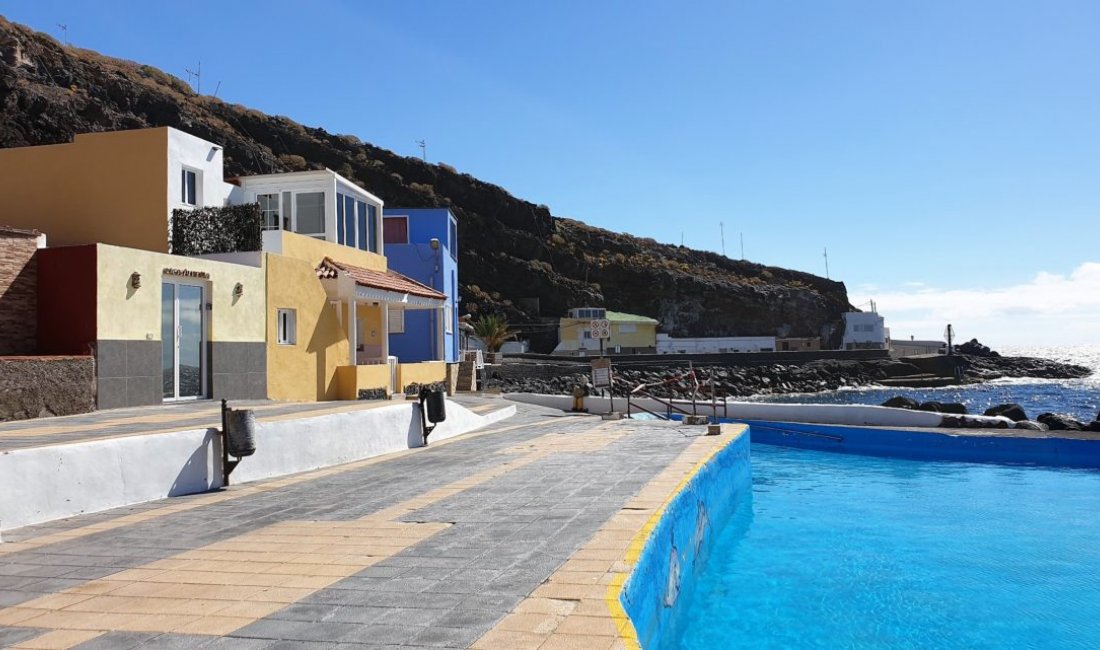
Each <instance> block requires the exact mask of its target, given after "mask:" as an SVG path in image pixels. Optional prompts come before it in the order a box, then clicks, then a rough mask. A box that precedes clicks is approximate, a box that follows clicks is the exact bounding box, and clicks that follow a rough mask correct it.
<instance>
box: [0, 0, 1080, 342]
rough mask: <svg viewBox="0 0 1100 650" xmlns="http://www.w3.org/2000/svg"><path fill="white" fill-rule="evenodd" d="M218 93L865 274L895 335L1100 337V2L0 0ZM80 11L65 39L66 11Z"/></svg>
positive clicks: (511, 181)
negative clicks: (182, 0)
mask: <svg viewBox="0 0 1100 650" xmlns="http://www.w3.org/2000/svg"><path fill="white" fill-rule="evenodd" d="M0 14H3V15H5V16H6V17H7V18H9V19H11V20H14V21H16V22H20V23H24V24H27V25H29V26H31V27H34V28H36V29H39V30H42V31H46V32H49V33H50V34H52V35H54V36H55V37H57V38H59V39H62V40H63V39H65V38H66V37H67V39H68V40H69V41H70V42H71V43H72V44H73V45H76V46H80V47H86V48H91V49H95V50H98V51H100V52H103V53H104V54H108V55H112V56H118V57H122V58H127V59H133V60H136V61H140V62H142V63H147V64H150V65H154V66H157V67H159V68H161V69H163V70H165V71H167V72H169V73H172V74H175V75H177V76H179V77H181V78H183V79H185V80H186V79H187V78H188V75H187V73H186V70H187V69H188V68H190V69H192V70H194V69H196V67H197V66H198V65H199V64H200V62H201V66H202V67H201V70H202V78H201V83H202V88H201V90H202V91H203V92H204V93H213V92H214V91H215V90H217V94H218V96H219V97H221V98H222V99H224V100H226V101H229V102H234V103H240V104H244V105H247V106H251V107H253V108H257V109H259V110H262V111H264V112H267V113H273V114H280V115H286V116H289V117H291V118H293V119H294V120H296V121H298V122H302V123H304V124H308V125H311V126H320V127H322V128H324V129H326V130H328V131H330V132H333V133H349V134H354V135H357V136H359V137H360V138H362V139H363V140H366V141H369V142H372V143H374V144H377V145H380V146H383V147H386V148H389V149H392V150H394V151H396V152H398V153H401V154H404V155H410V156H412V155H420V154H421V150H420V148H419V147H418V146H417V144H416V141H417V140H421V139H423V140H425V141H426V143H427V158H428V160H430V161H432V162H444V163H447V164H449V165H452V166H454V167H456V168H457V169H458V170H459V171H462V172H467V173H470V174H473V175H474V176H476V177H478V178H481V179H483V180H486V181H490V182H493V183H496V184H499V185H501V186H503V187H504V188H506V189H507V190H509V191H510V192H512V193H513V194H515V195H516V196H519V197H521V198H524V199H527V200H530V201H532V202H534V203H542V204H546V205H548V206H549V207H550V209H551V211H552V212H553V213H554V214H555V215H556V216H564V217H573V218H576V219H580V220H582V221H585V222H587V223H590V224H592V225H596V226H600V227H604V228H609V229H612V230H616V231H623V232H629V233H631V234H635V235H639V236H644V237H653V238H654V239H657V240H658V241H662V242H667V243H674V244H678V243H680V242H681V241H682V242H683V243H684V244H686V245H688V246H691V247H695V248H703V249H709V250H713V251H716V252H724V253H725V254H727V255H729V256H730V257H733V258H739V257H741V256H742V248H741V242H742V240H743V242H744V257H745V258H746V259H748V260H751V261H754V262H760V263H763V264H771V265H777V266H783V267H789V268H795V269H799V270H803V271H809V272H812V273H816V274H818V275H825V274H826V257H825V251H826V250H827V251H828V258H827V262H828V275H829V277H831V278H833V279H836V280H842V281H844V282H845V284H846V285H847V287H848V290H849V297H850V299H851V301H852V303H853V304H855V305H857V306H858V305H863V306H864V308H866V303H867V302H868V301H870V300H874V301H875V303H876V305H877V307H878V310H879V312H880V313H882V314H883V315H884V316H885V317H886V319H887V325H888V326H889V327H890V328H891V330H892V333H893V335H894V336H895V337H898V338H901V337H904V338H908V337H909V336H915V337H916V338H918V339H920V338H937V337H939V336H940V334H941V333H942V331H943V328H944V326H945V325H946V324H947V323H948V322H951V323H952V324H953V325H954V326H955V329H956V331H957V332H958V334H959V336H960V337H963V338H967V339H969V338H974V337H977V338H979V339H981V340H982V341H983V342H985V343H987V344H990V345H993V347H996V346H997V345H1022V344H1044V345H1060V344H1091V343H1097V342H1100V341H1098V340H1097V339H1098V337H1097V334H1096V332H1100V250H1098V248H1097V235H1098V234H1100V225H1098V222H1100V83H1097V79H1098V78H1100V38H1097V37H1096V33H1097V29H1098V28H1100V3H1097V2H1095V1H1094V0H1082V1H1068V0H1044V1H1043V2H1038V1H1033V2H1016V1H1013V0H996V1H987V0H968V1H967V2H957V1H939V0H924V1H922V2H906V3H902V2H880V1H878V0H864V1H856V0H820V1H808V0H807V1H802V2H794V1H789V0H759V1H754V2H733V1H729V0H726V1H721V0H719V1H713V2H711V1H699V2H691V3H682V2H672V1H671V0H670V1H668V2H648V1H645V0H633V1H630V2H627V1H617V0H610V1H606V2H591V1H581V0H555V1H554V2H539V3H536V2H514V1H512V0H500V1H497V0H485V1H480V2H475V1H472V0H452V1H444V0H436V1H419V0H374V1H370V2H363V1H359V0H313V1H311V2H309V3H305V2H288V1H280V0H265V1H262V2H260V1H256V2H250V1H238V2H231V3H229V2H206V1H204V0H193V1H192V2H188V3H186V4H185V5H180V4H178V3H150V2H137V1H131V2H120V1H112V0H99V1H97V2H94V3H91V2H88V3H84V2H72V1H71V0H67V1H58V0H0ZM62 24H63V25H66V26H67V31H62V29H61V28H60V27H59V25H62Z"/></svg>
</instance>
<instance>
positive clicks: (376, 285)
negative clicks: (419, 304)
mask: <svg viewBox="0 0 1100 650" xmlns="http://www.w3.org/2000/svg"><path fill="white" fill-rule="evenodd" d="M337 271H343V272H344V273H347V274H348V276H350V277H351V279H352V280H355V283H356V284H359V285H362V286H364V287H370V288H372V289H382V290H383V291H395V292H397V293H407V294H410V295H413V296H421V297H423V298H435V299H438V300H446V299H447V296H446V295H444V294H442V293H440V292H438V291H436V290H435V289H432V288H431V287H429V286H427V285H424V284H421V283H419V282H417V281H416V280H413V279H412V278H410V277H407V276H404V275H401V274H400V273H398V272H396V271H385V272H382V271H372V270H370V269H364V268H362V267H359V266H352V265H351V264H345V263H343V262H336V261H334V260H333V259H332V258H329V257H326V258H325V259H324V261H323V262H321V265H320V266H318V267H317V277H319V278H334V277H336V273H337Z"/></svg>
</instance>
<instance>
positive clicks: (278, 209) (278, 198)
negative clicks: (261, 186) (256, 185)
mask: <svg viewBox="0 0 1100 650" xmlns="http://www.w3.org/2000/svg"><path fill="white" fill-rule="evenodd" d="M265 196H273V197H275V209H274V210H271V209H270V205H269V207H268V209H267V210H265V209H264V208H263V206H262V205H261V206H260V217H261V218H263V229H264V230H282V229H283V210H282V207H283V206H282V203H283V197H282V195H281V194H280V193H279V192H277V191H276V192H263V193H259V192H258V193H257V194H256V203H257V205H258V204H259V203H260V198H262V197H265ZM269 212H274V213H275V216H276V217H278V218H277V219H276V220H275V226H274V227H271V226H268V225H267V215H268V213H269Z"/></svg>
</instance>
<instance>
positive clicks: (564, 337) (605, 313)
mask: <svg viewBox="0 0 1100 650" xmlns="http://www.w3.org/2000/svg"><path fill="white" fill-rule="evenodd" d="M594 320H607V321H609V322H610V326H611V328H610V329H611V332H610V334H611V336H610V337H609V338H607V339H605V340H604V342H603V350H604V352H605V353H606V354H654V353H656V352H657V325H658V323H657V320H656V319H653V318H649V317H648V316H639V315H637V314H625V313H623V312H617V311H610V310H607V309H604V308H603V307H577V308H574V309H570V310H569V313H568V315H566V316H565V317H564V318H562V319H561V320H560V321H559V322H558V346H557V347H556V348H554V354H562V355H575V356H582V357H583V356H592V355H594V354H596V355H598V354H599V353H600V339H597V338H593V336H592V321H594Z"/></svg>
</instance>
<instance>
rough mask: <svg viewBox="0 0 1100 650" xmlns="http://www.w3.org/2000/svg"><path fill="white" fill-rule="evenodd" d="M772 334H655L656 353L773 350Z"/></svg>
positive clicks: (716, 352)
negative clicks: (708, 335) (689, 335)
mask: <svg viewBox="0 0 1100 650" xmlns="http://www.w3.org/2000/svg"><path fill="white" fill-rule="evenodd" d="M774 351H775V337H774V336H716V337H699V338H684V339H680V338H673V337H671V336H669V335H668V334H658V335H657V354H721V353H725V352H774Z"/></svg>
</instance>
